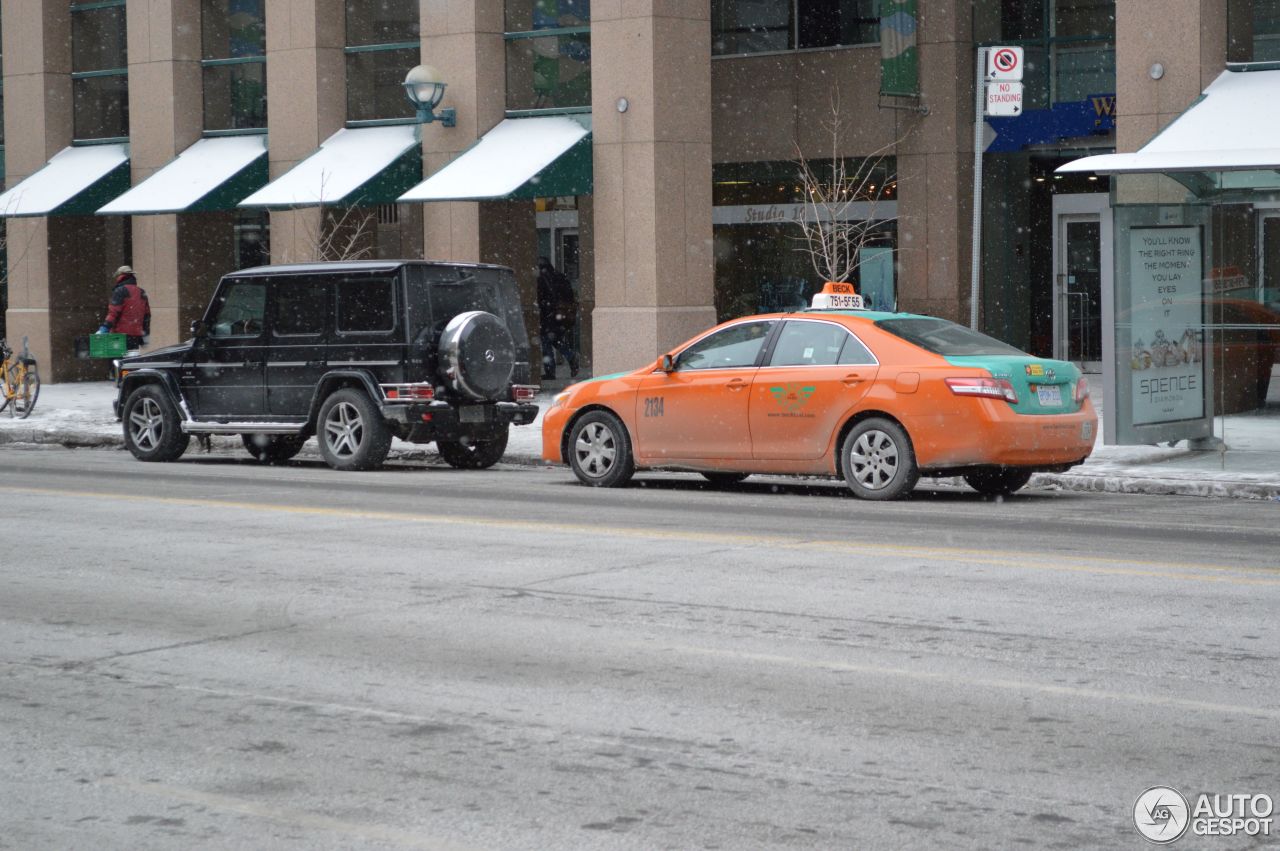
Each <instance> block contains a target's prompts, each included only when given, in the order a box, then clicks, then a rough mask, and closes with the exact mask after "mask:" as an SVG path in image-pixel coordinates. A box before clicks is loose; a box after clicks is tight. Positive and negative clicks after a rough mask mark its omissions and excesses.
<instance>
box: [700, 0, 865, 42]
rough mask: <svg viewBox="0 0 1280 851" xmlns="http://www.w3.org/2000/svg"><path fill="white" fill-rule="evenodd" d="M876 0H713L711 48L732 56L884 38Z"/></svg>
mask: <svg viewBox="0 0 1280 851" xmlns="http://www.w3.org/2000/svg"><path fill="white" fill-rule="evenodd" d="M876 2H877V0H745V1H744V0H711V53H712V54H713V55H715V56H732V55H737V54H744V53H768V52H772V51H779V50H797V49H799V50H804V49H807V48H817V47H848V46H851V45H859V44H876V43H878V42H879V41H880V18H879V17H878V16H877V14H876Z"/></svg>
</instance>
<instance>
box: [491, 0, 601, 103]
mask: <svg viewBox="0 0 1280 851" xmlns="http://www.w3.org/2000/svg"><path fill="white" fill-rule="evenodd" d="M506 29H507V31H506V34H505V36H504V37H505V39H506V52H507V111H508V112H522V111H527V110H553V111H554V110H573V111H580V110H586V109H588V108H590V106H591V4H590V2H589V1H588V0H508V2H507V5H506Z"/></svg>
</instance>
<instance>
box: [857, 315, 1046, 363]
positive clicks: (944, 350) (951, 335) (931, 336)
mask: <svg viewBox="0 0 1280 851" xmlns="http://www.w3.org/2000/svg"><path fill="white" fill-rule="evenodd" d="M876 327H878V328H883V329H884V330H886V331H888V332H889V333H890V334H893V335H894V336H897V337H901V338H902V339H904V340H906V341H907V342H908V343H914V344H915V345H917V346H919V347H920V348H922V349H926V350H928V351H930V352H933V353H934V354H935V355H942V356H943V357H948V356H960V355H1023V356H1025V355H1026V352H1024V351H1022V350H1021V349H1015V348H1014V347H1013V346H1010V345H1009V344H1008V343H1002V342H1000V341H999V340H997V339H996V338H995V337H988V336H987V335H986V334H983V333H981V332H980V331H974V330H973V329H972V328H966V327H965V326H963V325H957V324H956V323H954V322H948V321H947V320H945V319H935V318H932V317H928V316H917V317H912V318H904V319H881V320H880V321H879V322H877V323H876Z"/></svg>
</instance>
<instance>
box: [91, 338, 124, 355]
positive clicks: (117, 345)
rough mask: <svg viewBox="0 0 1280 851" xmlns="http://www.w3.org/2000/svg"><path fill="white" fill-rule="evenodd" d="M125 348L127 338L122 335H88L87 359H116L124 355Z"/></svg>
mask: <svg viewBox="0 0 1280 851" xmlns="http://www.w3.org/2000/svg"><path fill="white" fill-rule="evenodd" d="M127 348H128V344H127V338H126V337H125V335H124V334H90V335H89V357H91V358H118V357H121V356H122V355H124V353H125V350H126V349H127Z"/></svg>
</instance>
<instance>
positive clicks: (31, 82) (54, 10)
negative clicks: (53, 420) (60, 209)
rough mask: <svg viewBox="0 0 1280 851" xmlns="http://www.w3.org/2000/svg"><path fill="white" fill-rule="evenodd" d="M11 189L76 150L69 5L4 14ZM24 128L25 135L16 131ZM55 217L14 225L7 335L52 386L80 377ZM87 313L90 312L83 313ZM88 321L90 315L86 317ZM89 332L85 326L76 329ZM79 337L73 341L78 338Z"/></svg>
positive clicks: (25, 7) (27, 6)
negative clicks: (65, 316)
mask: <svg viewBox="0 0 1280 851" xmlns="http://www.w3.org/2000/svg"><path fill="white" fill-rule="evenodd" d="M4 20H5V26H4V94H5V98H4V112H5V114H4V119H5V126H6V127H8V128H9V132H8V134H7V139H6V140H5V141H6V144H5V186H7V187H12V186H16V185H17V184H18V183H19V182H21V181H22V180H24V179H25V178H27V177H29V176H31V175H32V174H34V173H35V172H37V171H39V170H40V169H41V168H43V167H44V165H45V163H46V162H48V160H49V158H50V157H52V156H53V155H54V154H56V153H57V152H58V151H60V150H62V149H63V148H65V147H66V146H67V145H69V144H71V134H72V127H71V78H70V73H71V18H70V13H69V11H68V8H67V4H66V3H65V2H62V0H14V2H11V3H6V4H5V9H4ZM18 128H22V129H23V132H21V133H19V132H17V130H18ZM49 222H50V220H49V219H45V218H23V219H7V220H6V228H7V241H8V245H7V250H8V255H9V275H8V284H7V285H8V298H9V306H8V310H7V311H6V314H5V334H6V336H7V337H8V339H10V340H12V341H14V343H15V344H21V342H22V338H23V337H24V336H25V337H29V338H30V346H31V351H32V352H33V353H34V354H35V356H36V357H37V358H38V359H39V360H40V369H41V373H42V375H43V377H44V379H45V380H46V381H57V380H65V379H66V378H67V377H68V376H71V377H74V372H75V370H74V365H75V361H74V360H73V359H72V358H71V342H70V340H69V339H60V337H61V336H62V335H63V334H65V333H67V332H68V331H69V330H72V329H68V328H67V323H66V322H65V321H62V320H61V318H60V317H59V316H58V311H59V309H60V307H61V305H60V304H59V301H60V299H59V298H58V295H59V294H57V293H55V292H54V291H53V287H51V286H50V279H51V276H50V266H51V264H52V263H53V262H54V257H53V255H52V254H51V252H50V248H51V237H50V233H49ZM101 295H102V307H103V309H105V307H106V293H105V290H104V291H102V293H101ZM79 312H80V313H86V311H84V310H83V309H82V310H81V311H79ZM79 318H81V319H83V321H84V323H88V322H92V318H91V316H89V315H87V313H86V315H84V316H82V317H79ZM74 330H75V333H85V330H87V324H85V327H82V328H79V329H74ZM73 336H74V335H73Z"/></svg>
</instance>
